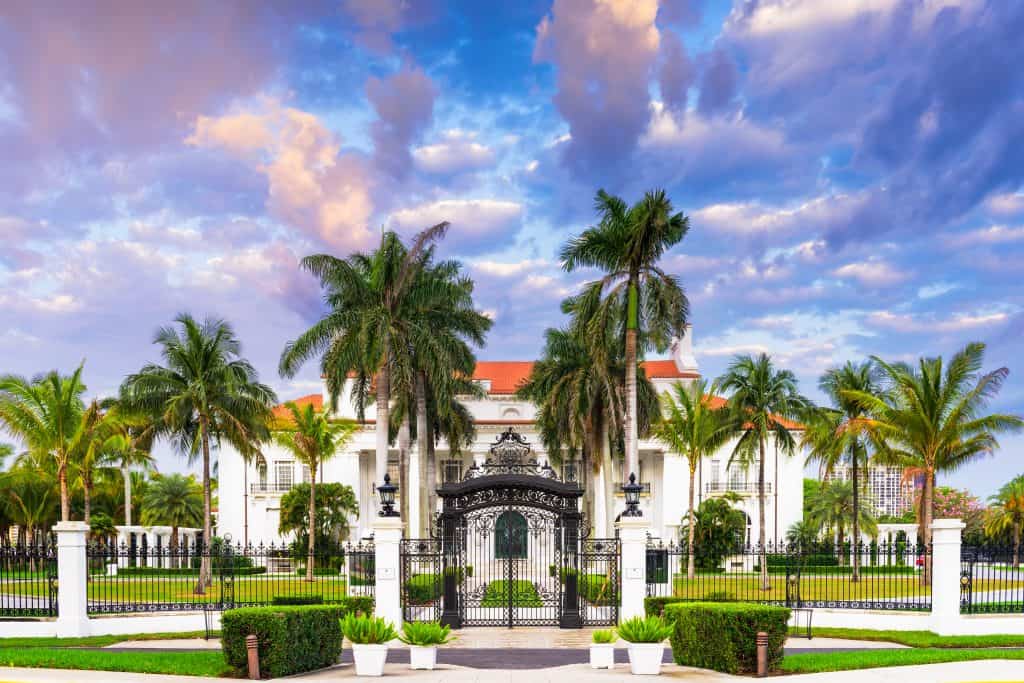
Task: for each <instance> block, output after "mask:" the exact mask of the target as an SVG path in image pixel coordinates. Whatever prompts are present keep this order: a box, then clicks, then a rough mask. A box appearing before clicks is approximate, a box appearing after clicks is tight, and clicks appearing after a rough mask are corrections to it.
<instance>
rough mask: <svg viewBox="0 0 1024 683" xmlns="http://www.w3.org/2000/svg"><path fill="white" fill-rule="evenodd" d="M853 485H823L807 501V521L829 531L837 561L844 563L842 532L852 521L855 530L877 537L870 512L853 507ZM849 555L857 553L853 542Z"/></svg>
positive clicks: (850, 525)
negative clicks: (837, 554)
mask: <svg viewBox="0 0 1024 683" xmlns="http://www.w3.org/2000/svg"><path fill="white" fill-rule="evenodd" d="M853 501H854V488H853V482H851V481H845V480H832V481H829V482H826V483H825V484H823V485H822V487H821V488H820V489H818V495H817V496H816V497H815V499H814V500H813V501H811V510H810V512H811V514H810V520H809V522H810V523H811V524H812V525H813V526H814V527H817V528H818V530H819V531H822V530H824V531H830V532H834V533H835V539H836V544H837V547H838V552H839V562H840V564H843V563H844V561H845V560H844V557H845V556H846V553H845V552H844V551H843V548H844V543H845V541H846V530H847V529H849V528H850V527H852V526H853V524H854V523H855V522H856V523H858V527H859V528H861V529H863V530H864V531H865V532H867V533H868V535H869V536H875V535H877V534H878V523H877V520H876V519H875V517H874V516H873V515H872V514H871V511H870V510H868V509H866V508H865V507H864V506H861V507H860V508H857V507H856V506H855V505H854V502H853ZM854 541H855V543H854V551H853V556H854V557H857V555H858V554H859V552H858V550H857V548H856V539H854Z"/></svg>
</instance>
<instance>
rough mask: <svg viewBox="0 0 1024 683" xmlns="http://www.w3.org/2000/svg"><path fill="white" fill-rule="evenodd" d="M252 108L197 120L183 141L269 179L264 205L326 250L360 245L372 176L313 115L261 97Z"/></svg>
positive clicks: (365, 236)
mask: <svg viewBox="0 0 1024 683" xmlns="http://www.w3.org/2000/svg"><path fill="white" fill-rule="evenodd" d="M253 106H255V108H256V111H250V110H248V109H240V110H236V111H234V112H231V113H228V114H225V115H223V116H205V115H201V116H199V117H198V118H197V119H196V122H195V125H194V128H193V131H192V134H191V135H189V136H188V137H187V138H186V139H185V143H186V144H188V145H191V146H194V147H200V148H214V149H221V150H223V151H226V152H228V153H230V154H233V155H236V156H238V157H239V158H241V159H243V160H245V161H248V162H249V163H250V164H252V165H253V167H254V168H256V169H258V170H259V171H260V172H261V173H263V174H264V175H265V176H266V177H267V180H268V182H269V187H268V196H267V208H268V210H269V211H270V212H271V214H273V215H274V216H276V217H277V218H278V219H280V220H282V221H284V222H285V223H287V224H289V225H292V226H294V227H296V228H298V229H299V230H301V231H303V232H304V233H306V234H307V235H308V236H310V237H312V238H314V239H315V240H317V241H320V242H323V243H325V244H327V245H330V246H332V247H336V248H342V249H356V248H362V247H365V246H367V245H368V244H369V243H370V241H371V239H372V233H371V231H370V230H369V229H368V225H369V222H370V216H371V214H372V213H373V209H374V206H373V200H372V196H371V190H372V186H373V177H372V174H371V171H370V170H369V169H368V168H367V166H366V164H365V162H364V161H363V160H362V159H361V158H360V157H358V156H356V155H355V154H351V153H342V152H341V140H340V138H339V137H338V136H337V135H335V134H334V133H333V132H331V131H330V130H328V128H327V127H326V126H325V125H324V123H323V122H322V121H321V120H320V119H319V118H318V117H317V116H315V115H313V114H311V113H309V112H306V111H302V110H300V109H295V108H292V107H287V106H284V105H283V104H281V103H280V102H279V101H277V100H275V99H272V98H261V99H260V100H258V101H257V102H256V103H255V105H253Z"/></svg>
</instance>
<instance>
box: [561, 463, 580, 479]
mask: <svg viewBox="0 0 1024 683" xmlns="http://www.w3.org/2000/svg"><path fill="white" fill-rule="evenodd" d="M562 480H563V481H574V482H577V483H580V482H581V478H580V461H579V460H563V461H562Z"/></svg>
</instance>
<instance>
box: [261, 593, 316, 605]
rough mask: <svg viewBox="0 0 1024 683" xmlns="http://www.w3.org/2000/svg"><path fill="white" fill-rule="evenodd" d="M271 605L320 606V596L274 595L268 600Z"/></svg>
mask: <svg viewBox="0 0 1024 683" xmlns="http://www.w3.org/2000/svg"><path fill="white" fill-rule="evenodd" d="M270 604H271V605H322V604H324V596H322V595H275V596H274V597H273V598H271V600H270Z"/></svg>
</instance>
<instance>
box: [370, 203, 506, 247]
mask: <svg viewBox="0 0 1024 683" xmlns="http://www.w3.org/2000/svg"><path fill="white" fill-rule="evenodd" d="M522 214H523V207H522V205H521V204H520V203H518V202H514V201H508V200H502V199H442V200H438V201H434V202H429V203H425V204H419V205H417V206H413V207H409V208H405V209H399V210H397V211H394V212H392V213H391V216H390V217H389V219H388V225H389V227H391V228H392V229H394V230H397V231H398V232H401V233H404V234H407V235H410V234H414V233H416V232H419V231H420V230H423V229H424V228H427V227H430V226H431V225H435V224H437V223H440V222H441V221H448V222H449V223H451V228H450V229H449V232H448V237H447V243H448V244H449V245H451V248H452V249H454V250H455V251H456V252H457V253H472V252H473V251H475V250H479V249H482V248H486V249H495V248H496V247H497V246H498V245H500V244H501V243H503V242H506V241H508V240H509V239H510V238H511V237H512V236H513V235H514V233H515V232H516V231H517V230H518V229H519V227H520V225H521V221H522Z"/></svg>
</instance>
